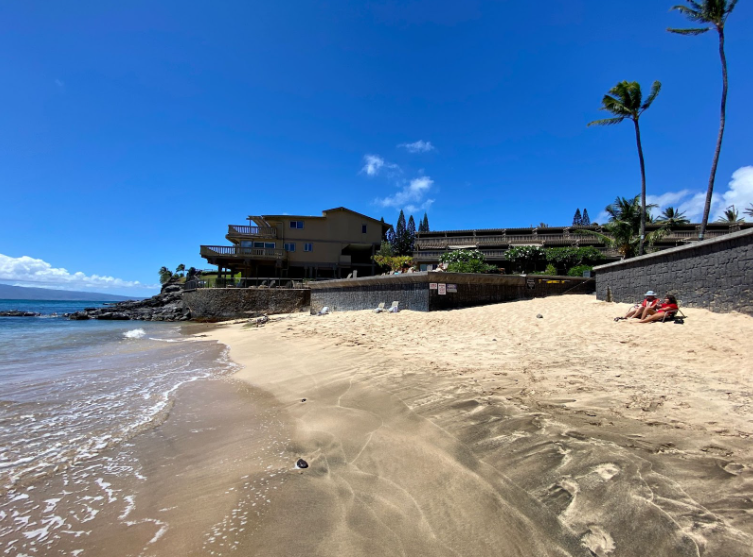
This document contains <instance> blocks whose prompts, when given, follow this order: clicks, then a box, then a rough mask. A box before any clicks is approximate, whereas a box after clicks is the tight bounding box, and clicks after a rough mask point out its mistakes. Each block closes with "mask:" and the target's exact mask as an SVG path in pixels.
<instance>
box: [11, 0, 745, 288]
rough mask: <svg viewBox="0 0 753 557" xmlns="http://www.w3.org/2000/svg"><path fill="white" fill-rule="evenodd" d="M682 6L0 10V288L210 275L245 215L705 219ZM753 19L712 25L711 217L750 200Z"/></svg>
mask: <svg viewBox="0 0 753 557" xmlns="http://www.w3.org/2000/svg"><path fill="white" fill-rule="evenodd" d="M678 1H680V0H667V1H663V0H635V1H633V2H631V3H630V10H625V4H624V3H620V2H603V1H600V0H547V1H546V2H512V1H508V0H496V1H481V0H479V1H476V0H464V1H463V2H458V1H454V0H453V1H444V0H434V1H428V0H379V1H361V2H350V1H344V0H343V1H329V2H315V1H308V2H303V1H297V0H286V1H285V2H269V1H265V2H259V1H256V0H244V1H242V2H241V1H228V2H211V3H210V2H196V1H193V0H181V1H180V2H177V1H171V0H163V1H161V2H152V1H149V2H146V1H139V0H130V1H129V2H114V1H108V0H97V1H85V0H82V1H78V2H38V1H35V0H19V1H14V0H9V1H6V2H3V3H1V4H0V75H1V76H2V83H3V86H2V87H0V106H1V107H2V108H1V109H0V199H2V203H0V214H1V215H2V219H3V223H4V226H3V232H2V236H0V282H5V283H8V284H18V285H27V286H42V287H48V288H49V287H53V288H64V289H71V290H90V291H99V292H108V293H117V294H127V295H134V296H147V295H151V294H153V293H155V292H156V291H157V288H158V286H157V283H158V275H157V270H158V269H159V268H160V267H161V266H163V265H165V266H168V267H175V266H177V265H178V264H180V263H183V264H185V265H186V266H195V267H197V268H207V267H208V265H207V263H206V261H204V260H203V259H201V258H200V257H199V246H200V245H201V244H214V245H217V244H226V243H227V241H226V240H225V238H224V235H225V233H226V231H227V225H228V224H244V223H245V222H246V220H245V219H246V218H247V217H248V215H258V214H282V213H290V214H304V215H319V214H321V211H322V210H325V209H329V208H332V207H338V206H345V207H348V208H350V209H353V210H355V211H358V212H361V213H365V214H367V215H370V216H373V217H375V218H380V217H384V218H385V220H386V221H387V222H390V223H393V224H394V223H395V222H396V221H397V216H398V214H399V211H400V210H404V211H405V212H406V214H407V215H410V214H413V215H415V218H416V221H418V220H419V219H421V218H422V217H423V215H424V212H426V213H427V214H428V217H429V223H430V226H431V229H432V230H443V229H450V230H457V229H474V228H498V227H508V228H511V227H525V226H531V225H533V226H536V225H538V224H539V223H546V224H549V225H551V226H557V225H560V226H564V225H568V224H570V223H571V222H572V218H573V214H574V213H575V210H576V209H581V210H583V209H584V208H586V209H588V212H589V214H590V216H591V220H592V221H596V222H598V221H599V220H601V221H602V222H603V221H604V218H605V217H604V213H603V210H604V208H605V207H606V206H607V205H608V204H609V203H611V202H612V201H613V200H614V199H615V198H616V197H617V196H624V197H631V196H634V195H637V194H638V193H639V192H640V171H639V163H638V156H637V150H636V144H635V132H634V129H633V126H632V125H631V123H630V122H624V123H622V124H620V125H618V126H611V127H590V128H588V127H586V124H587V123H588V122H590V121H592V120H595V119H599V118H604V117H607V116H608V115H607V114H605V113H604V112H600V111H599V107H600V105H601V99H602V97H603V95H604V94H605V93H606V92H607V91H608V90H609V89H610V88H611V87H613V86H614V85H615V84H616V83H618V82H619V81H622V80H628V81H638V82H639V83H640V84H641V85H642V86H643V89H644V91H648V90H649V89H650V86H651V83H653V81H654V80H659V81H661V83H662V91H661V93H660V95H659V97H658V98H657V100H656V101H655V102H654V104H653V106H652V107H651V108H650V109H649V110H648V111H647V112H646V113H645V114H644V115H643V116H642V118H641V134H642V141H643V147H644V152H645V157H646V169H647V190H648V194H649V196H650V197H649V201H652V202H656V203H658V204H660V205H661V206H662V207H663V206H666V205H673V206H676V207H680V208H681V209H683V210H684V211H685V212H686V213H687V215H688V216H689V217H691V218H692V219H693V220H694V221H698V220H700V217H701V211H702V206H703V200H704V199H705V191H706V187H707V184H708V177H709V171H710V166H711V160H712V155H713V150H714V145H715V141H716V134H717V130H718V125H719V103H720V97H721V70H720V62H719V54H718V39H717V35H716V33H715V32H710V33H707V34H705V35H701V36H698V37H686V36H679V35H673V34H670V33H667V32H666V28H667V27H670V26H671V27H687V26H691V25H688V23H689V22H687V21H686V20H685V19H684V18H683V17H682V16H681V15H680V14H679V13H678V12H671V11H670V7H671V6H672V5H673V4H674V3H677V2H678ZM751 28H753V2H751V1H749V0H743V1H741V2H739V4H738V5H737V8H736V10H735V12H734V13H733V14H732V15H731V17H730V19H729V21H728V23H727V28H726V45H725V46H726V54H727V60H728V64H729V84H730V85H729V87H730V88H729V98H728V103H727V129H726V133H725V138H724V146H723V149H722V156H721V160H720V163H719V169H718V173H717V180H716V189H715V191H716V197H715V204H714V211H713V214H712V219H711V220H713V219H714V218H716V216H718V214H719V213H720V212H721V211H722V210H723V209H724V208H725V207H727V206H728V205H731V204H733V203H734V204H735V205H736V207H738V208H739V209H740V210H741V212H742V209H743V208H745V207H747V206H748V204H749V203H753V141H751V127H752V124H753V103H750V102H749V99H750V96H751V90H753V71H751V59H753V33H750V32H749V30H750V29H751Z"/></svg>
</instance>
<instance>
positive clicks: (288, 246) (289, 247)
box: [283, 242, 295, 251]
mask: <svg viewBox="0 0 753 557" xmlns="http://www.w3.org/2000/svg"><path fill="white" fill-rule="evenodd" d="M283 248H284V249H285V251H295V242H285V244H284V245H283Z"/></svg>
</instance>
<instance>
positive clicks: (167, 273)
mask: <svg viewBox="0 0 753 557" xmlns="http://www.w3.org/2000/svg"><path fill="white" fill-rule="evenodd" d="M158 273H159V281H160V284H165V283H166V282H168V281H169V280H170V279H171V278H173V272H172V271H171V270H170V269H168V268H167V267H160V270H159V271H158Z"/></svg>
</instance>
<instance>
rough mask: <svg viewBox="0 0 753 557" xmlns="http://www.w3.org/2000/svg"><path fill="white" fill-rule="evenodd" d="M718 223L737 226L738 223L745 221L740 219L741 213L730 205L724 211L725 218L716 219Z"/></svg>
mask: <svg viewBox="0 0 753 557" xmlns="http://www.w3.org/2000/svg"><path fill="white" fill-rule="evenodd" d="M716 222H724V223H726V224H737V223H738V222H745V219H741V218H740V213H739V212H738V211H737V208H736V207H735V206H734V205H730V206H729V207H727V208H726V209H725V210H724V216H722V217H719V218H718V219H716Z"/></svg>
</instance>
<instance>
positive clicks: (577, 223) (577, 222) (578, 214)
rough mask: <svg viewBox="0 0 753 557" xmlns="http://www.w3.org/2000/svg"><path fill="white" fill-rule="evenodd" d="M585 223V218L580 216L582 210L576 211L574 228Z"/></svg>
mask: <svg viewBox="0 0 753 557" xmlns="http://www.w3.org/2000/svg"><path fill="white" fill-rule="evenodd" d="M582 222H583V217H581V216H580V209H575V215H574V216H573V226H580V225H581V223H582Z"/></svg>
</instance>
